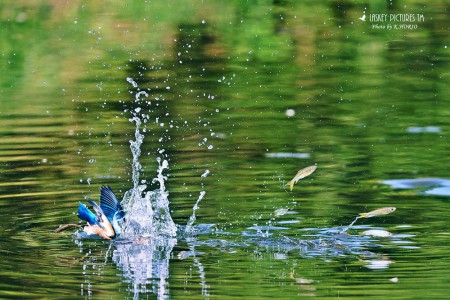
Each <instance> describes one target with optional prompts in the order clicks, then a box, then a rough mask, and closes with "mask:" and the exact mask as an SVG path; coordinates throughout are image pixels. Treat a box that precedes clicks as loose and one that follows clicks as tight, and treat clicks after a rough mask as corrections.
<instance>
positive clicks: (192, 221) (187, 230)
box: [184, 175, 206, 235]
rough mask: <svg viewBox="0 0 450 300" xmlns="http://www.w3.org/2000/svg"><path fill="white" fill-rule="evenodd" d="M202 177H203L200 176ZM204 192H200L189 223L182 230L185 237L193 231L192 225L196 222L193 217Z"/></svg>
mask: <svg viewBox="0 0 450 300" xmlns="http://www.w3.org/2000/svg"><path fill="white" fill-rule="evenodd" d="M202 176H203V175H202ZM205 194H206V192H205V191H201V192H200V196H198V199H197V202H195V205H194V207H193V208H192V215H191V216H190V217H189V221H188V222H187V224H186V228H185V229H184V233H185V235H191V234H192V231H193V227H192V225H194V222H195V220H196V217H195V211H196V210H197V209H199V207H198V204H199V203H200V201H202V199H203V197H204V196H205Z"/></svg>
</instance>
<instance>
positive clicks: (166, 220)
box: [121, 85, 177, 239]
mask: <svg viewBox="0 0 450 300" xmlns="http://www.w3.org/2000/svg"><path fill="white" fill-rule="evenodd" d="M133 86H134V85H133ZM141 96H148V94H147V93H145V92H139V93H137V94H136V97H135V98H136V102H138V101H140V97H141ZM140 111H141V110H140V109H135V110H134V111H133V114H134V117H133V118H131V119H130V122H131V123H134V124H135V125H136V129H135V134H134V136H135V140H130V149H131V153H132V155H133V160H132V164H131V167H132V180H133V188H132V189H130V190H129V191H127V192H126V193H125V195H124V198H123V200H122V206H123V208H124V210H125V211H126V217H125V221H124V224H123V228H122V233H121V238H125V239H126V238H131V237H136V236H139V237H154V238H158V237H161V236H169V237H174V236H175V235H176V231H177V228H176V225H175V223H174V222H173V220H172V217H171V215H170V210H169V198H168V196H169V193H168V192H167V191H166V189H165V180H167V177H166V176H164V175H163V171H164V170H166V169H168V168H169V163H168V161H167V160H163V161H161V158H157V161H158V165H159V167H158V170H157V177H156V178H154V179H153V182H152V183H156V182H157V183H159V189H157V190H155V191H145V190H146V189H147V185H145V184H139V177H140V171H141V169H142V165H141V163H140V162H139V157H140V155H141V145H142V143H143V141H144V135H143V134H142V133H141V132H140V126H141V124H142V121H141V119H140V116H139V112H140ZM144 194H145V195H144ZM143 195H144V196H143Z"/></svg>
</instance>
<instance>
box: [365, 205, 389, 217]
mask: <svg viewBox="0 0 450 300" xmlns="http://www.w3.org/2000/svg"><path fill="white" fill-rule="evenodd" d="M395 210H396V208H395V207H383V208H379V209H375V210H372V211H369V212H366V213H360V214H359V215H358V218H372V217H376V216H381V215H387V214H390V213H391V212H394V211H395Z"/></svg>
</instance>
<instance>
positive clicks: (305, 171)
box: [286, 166, 317, 191]
mask: <svg viewBox="0 0 450 300" xmlns="http://www.w3.org/2000/svg"><path fill="white" fill-rule="evenodd" d="M316 169H317V166H309V167H306V168H303V169H301V170H300V171H298V172H297V174H296V175H295V176H294V178H293V179H292V180H291V181H289V182H288V183H287V184H286V185H289V187H290V189H291V191H292V189H293V188H294V184H295V183H297V181H299V180H300V179H302V178H305V177H306V176H309V175H311V174H312V173H313V172H314V171H315V170H316Z"/></svg>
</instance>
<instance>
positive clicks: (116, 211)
mask: <svg viewBox="0 0 450 300" xmlns="http://www.w3.org/2000/svg"><path fill="white" fill-rule="evenodd" d="M100 207H101V209H102V210H103V213H104V214H105V216H106V217H107V218H108V220H109V221H110V222H111V223H113V222H114V220H119V219H122V218H123V217H124V216H125V213H124V212H123V209H122V205H120V202H119V200H118V199H117V197H116V195H115V194H114V192H113V191H112V190H111V188H110V187H109V186H107V185H104V186H102V187H101V188H100Z"/></svg>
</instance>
